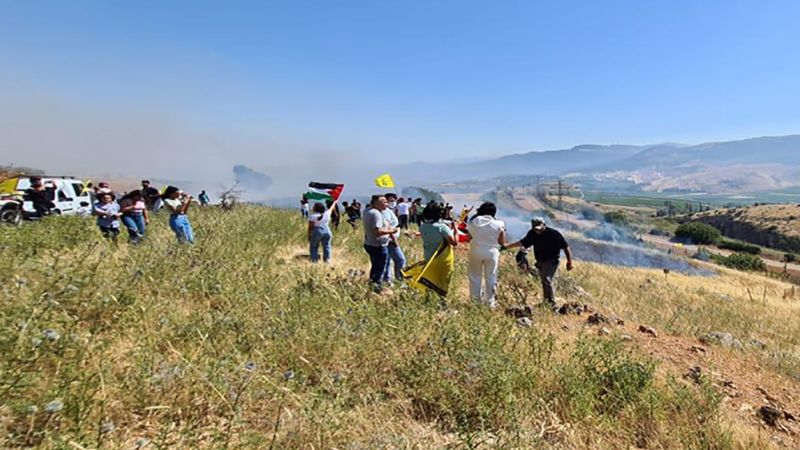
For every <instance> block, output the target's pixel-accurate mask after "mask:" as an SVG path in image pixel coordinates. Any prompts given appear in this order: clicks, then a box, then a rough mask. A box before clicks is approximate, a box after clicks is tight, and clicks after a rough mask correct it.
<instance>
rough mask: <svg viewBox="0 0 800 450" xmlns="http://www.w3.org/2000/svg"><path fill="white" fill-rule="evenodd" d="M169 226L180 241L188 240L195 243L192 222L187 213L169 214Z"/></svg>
mask: <svg viewBox="0 0 800 450" xmlns="http://www.w3.org/2000/svg"><path fill="white" fill-rule="evenodd" d="M169 227H170V228H172V231H174V232H175V236H176V237H177V238H178V242H188V243H190V244H194V232H193V231H192V224H190V223H189V218H188V217H186V214H173V215H171V216H169Z"/></svg>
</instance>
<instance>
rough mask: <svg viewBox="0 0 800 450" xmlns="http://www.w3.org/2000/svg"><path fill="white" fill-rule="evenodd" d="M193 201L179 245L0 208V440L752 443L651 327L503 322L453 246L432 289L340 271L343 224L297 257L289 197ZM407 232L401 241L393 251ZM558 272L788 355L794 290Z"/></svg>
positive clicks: (351, 445) (532, 298)
mask: <svg viewBox="0 0 800 450" xmlns="http://www.w3.org/2000/svg"><path fill="white" fill-rule="evenodd" d="M192 220H193V222H194V225H195V229H196V234H197V236H198V239H199V241H198V244H197V245H196V246H194V247H186V246H179V245H177V244H176V243H174V242H173V237H172V236H171V234H170V232H169V230H168V228H167V227H166V224H165V222H166V218H165V217H158V218H156V220H154V224H153V225H152V226H151V229H150V230H149V231H150V236H149V237H148V240H147V242H146V243H144V244H143V245H141V246H138V247H129V246H128V245H127V244H121V245H120V246H119V248H115V247H114V246H112V245H110V244H109V243H107V242H104V241H103V240H102V239H101V238H100V237H99V236H98V235H97V233H96V231H95V230H94V228H93V226H92V225H91V224H90V223H87V222H84V221H81V220H80V219H77V218H53V219H51V220H48V221H45V222H44V223H41V224H30V225H29V224H26V225H27V226H24V227H23V228H21V229H11V228H0V280H1V281H2V285H0V305H1V306H0V352H2V355H3V356H2V357H1V358H0V426H1V427H2V428H3V430H4V432H3V434H2V437H0V446H2V447H3V448H12V447H34V448H69V447H70V446H71V448H80V447H81V446H83V447H86V448H137V447H138V448H148V449H151V448H152V449H156V448H292V449H294V448H309V449H310V448H315V449H320V448H348V449H358V448H370V449H371V448H420V449H423V448H425V449H426V448H488V447H492V448H542V447H548V448H608V449H612V448H614V449H616V448H628V447H631V446H637V445H638V446H643V447H646V448H676V449H677V448H722V449H724V448H764V447H765V446H768V445H771V444H770V443H769V442H770V441H771V439H772V434H773V433H772V432H765V431H764V429H763V428H761V427H760V426H759V425H758V424H757V422H755V421H754V420H753V417H754V415H753V414H752V413H751V414H749V415H736V414H730V413H729V411H728V410H727V409H726V408H727V407H726V406H725V403H724V399H725V395H726V394H725V392H723V391H722V390H720V389H719V387H718V386H716V385H714V383H712V380H711V378H709V379H708V380H706V381H705V382H703V383H702V384H695V383H690V382H686V381H684V380H683V379H681V374H680V373H676V372H675V370H673V369H675V368H676V367H677V365H675V364H673V363H672V362H670V361H666V360H662V359H661V356H660V355H662V354H663V353H664V352H665V350H662V349H659V348H658V347H657V342H658V341H660V339H659V340H649V341H640V337H639V336H636V339H635V340H634V341H633V342H628V343H626V342H623V341H622V340H621V339H620V334H621V333H622V332H628V331H626V330H625V329H620V330H615V332H614V334H612V335H611V336H608V337H596V336H595V331H594V330H595V328H593V327H586V326H585V325H584V319H583V318H572V317H567V318H562V317H556V316H553V315H550V314H541V313H540V314H538V315H537V317H535V323H536V325H535V327H533V328H522V327H519V326H517V325H516V323H515V322H514V321H513V320H511V319H509V318H507V317H505V316H503V315H502V314H500V313H492V312H490V311H488V310H486V309H485V308H483V307H480V306H477V305H474V304H472V303H471V302H470V301H469V300H467V298H466V276H465V271H466V269H465V255H464V253H463V251H464V250H463V249H462V250H460V253H459V261H458V265H457V272H456V275H455V278H454V281H453V286H452V288H453V292H454V294H453V295H452V296H451V298H449V299H448V300H447V301H446V302H442V301H440V300H439V299H438V298H436V297H430V296H421V295H419V294H417V293H415V292H411V291H408V290H404V289H396V290H395V294H393V295H390V296H376V295H374V294H371V293H370V292H369V289H368V288H367V286H366V284H365V280H364V277H363V276H360V275H353V274H352V273H351V269H353V268H356V269H365V268H366V266H367V258H366V255H365V254H364V252H363V250H362V249H361V239H360V235H359V234H358V232H354V231H351V230H349V229H346V228H347V227H346V225H345V226H343V227H342V228H341V229H340V230H339V231H338V232H337V233H336V237H335V263H334V264H333V265H332V266H324V265H319V266H312V265H310V264H308V263H307V262H305V261H303V260H302V257H301V255H302V254H303V253H305V247H304V244H303V237H304V226H303V224H302V222H301V221H300V220H299V218H298V217H296V216H295V215H294V214H292V213H289V212H283V211H275V210H269V209H265V208H257V207H242V208H239V209H237V210H235V211H233V212H231V213H227V214H226V213H223V212H221V211H218V210H216V209H208V210H196V211H194V212H193V217H192ZM419 246H420V245H419V243H418V242H414V241H412V240H410V239H408V240H407V241H406V244H405V247H406V249H407V252H406V253H407V254H408V255H409V256H410V259H411V260H414V259H415V258H418V257H419V254H420V249H419ZM508 259H510V258H508ZM509 262H510V261H506V262H505V263H504V266H503V268H502V273H501V277H502V280H503V285H502V292H501V294H502V298H501V302H502V303H504V304H513V303H518V302H523V301H524V302H528V303H535V302H536V296H537V295H538V288H536V286H535V283H533V281H532V280H530V279H529V278H526V277H525V276H523V275H521V274H519V273H517V272H516V270H515V269H514V268H513V267H512V266H511V264H507V263H509ZM648 280H651V281H648ZM576 286H582V287H583V288H584V289H585V290H586V291H588V292H589V293H590V295H591V298H590V299H588V300H586V299H585V298H583V297H577V296H576V295H577V294H576V293H577V292H579V291H578V290H576V289H575V287H576ZM764 286H766V296H765V297H764V294H763V287H764ZM562 287H564V289H562V292H563V293H565V295H566V296H567V297H568V298H569V299H579V298H580V299H584V300H586V301H588V302H589V303H592V304H593V305H595V306H596V307H597V308H598V309H601V310H603V311H607V312H608V311H613V312H614V313H616V314H618V315H620V316H623V317H624V318H625V319H626V320H628V321H630V323H631V324H630V325H629V326H633V323H634V322H642V323H647V324H648V325H651V326H653V327H656V328H657V329H658V330H659V331H660V332H662V333H667V334H669V335H672V339H685V340H687V342H688V341H690V340H691V341H694V337H695V336H697V335H699V334H702V333H704V332H708V331H714V330H720V331H728V332H730V333H732V334H734V335H735V336H737V338H739V339H741V340H742V341H743V342H746V341H747V340H748V339H750V338H751V337H758V338H759V339H763V340H765V341H766V343H767V349H766V350H762V349H756V348H752V347H750V346H747V345H746V346H745V347H744V348H743V349H742V350H738V351H734V352H730V355H731V356H729V358H740V359H741V360H742V361H750V362H751V363H753V364H758V362H759V361H763V362H765V363H767V364H765V365H764V370H765V373H762V374H761V375H762V376H765V377H766V378H769V377H771V376H778V374H785V375H793V376H797V374H798V372H797V366H796V359H795V360H792V359H791V358H790V357H789V356H788V355H791V354H793V353H792V352H795V353H796V351H797V344H798V342H797V340H798V336H800V332H799V330H798V315H797V314H796V312H797V308H798V302H797V300H794V299H791V298H790V299H784V298H783V294H784V291H785V290H786V289H787V288H788V286H787V285H784V284H782V283H779V282H776V281H773V280H767V279H764V278H761V277H758V276H753V275H746V274H740V273H735V272H730V271H723V274H722V275H721V276H720V277H713V278H697V277H685V276H681V275H675V274H672V275H670V276H669V277H668V278H665V277H664V275H663V274H661V273H656V272H654V271H646V270H632V269H618V268H609V267H604V266H600V265H594V264H579V265H578V269H577V270H576V271H575V272H573V273H571V274H569V275H568V276H564V277H563V280H562ZM747 289H750V290H751V294H752V295H753V297H754V300H752V301H751V300H750V299H749V296H748V294H746V290H747ZM728 297H731V298H730V299H729V298H728ZM764 298H766V301H764ZM792 313H794V316H792ZM564 327H566V330H565V329H564ZM49 330H52V331H55V332H56V333H57V334H58V337H57V338H54V335H53V334H52V333H51V332H50V331H49ZM48 336H49V338H48ZM665 341H666V340H665ZM669 342H672V341H669ZM653 346H656V347H653ZM778 351H780V352H782V353H783V354H785V355H786V357H784V358H780V357H776V356H775V355H777V352H778ZM659 352H661V353H659ZM713 353H714V354H713V355H712V357H714V358H716V357H718V356H719V357H720V358H722V355H723V353H722V352H719V353H717V352H713ZM754 361H755V362H754ZM748 367H749V366H748ZM676 370H677V369H676ZM792 383H795V384H793V385H792V386H796V382H792ZM767 387H768V388H770V389H771V385H768V386H767ZM778 395H779V394H778ZM56 401H57V402H60V405H61V407H60V408H59V407H58V406H59V403H54V402H56ZM48 404H49V405H50V406H49V408H48V406H47V405H48ZM787 442H790V441H787Z"/></svg>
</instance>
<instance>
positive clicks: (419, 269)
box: [403, 202, 458, 297]
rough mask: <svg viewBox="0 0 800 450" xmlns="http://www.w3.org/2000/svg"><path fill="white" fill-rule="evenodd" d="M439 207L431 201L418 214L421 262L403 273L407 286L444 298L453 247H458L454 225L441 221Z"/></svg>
mask: <svg viewBox="0 0 800 450" xmlns="http://www.w3.org/2000/svg"><path fill="white" fill-rule="evenodd" d="M442 215H443V211H442V208H441V206H439V205H438V204H436V203H435V202H431V203H430V204H428V206H426V207H425V210H424V211H423V212H422V225H420V228H419V229H420V233H421V235H422V249H423V257H424V260H422V261H420V262H418V263H416V264H412V265H411V266H409V267H407V268H405V269H404V270H403V275H404V276H405V279H406V281H407V282H408V284H409V286H411V287H413V288H415V289H417V290H419V291H421V292H423V293H424V292H428V291H433V292H436V293H437V294H439V295H440V296H442V297H446V296H447V293H448V291H449V289H450V277H451V276H452V274H453V270H454V263H455V255H454V254H453V247H455V246H457V245H458V239H457V237H456V230H455V225H454V224H453V223H450V224H447V223H446V222H445V221H444V220H443V219H442Z"/></svg>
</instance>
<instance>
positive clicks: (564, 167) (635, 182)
mask: <svg viewBox="0 0 800 450" xmlns="http://www.w3.org/2000/svg"><path fill="white" fill-rule="evenodd" d="M398 171H399V173H400V174H401V175H403V176H404V177H406V178H408V177H411V178H413V179H415V180H421V181H424V179H425V178H433V179H436V180H439V181H462V180H469V179H488V178H494V177H500V176H508V175H545V176H563V177H573V178H576V177H584V178H585V177H590V178H593V179H595V180H597V181H600V182H602V181H603V180H607V181H608V182H620V181H624V182H628V183H630V184H631V185H632V186H635V188H636V189H637V190H641V191H688V192H708V193H731V192H754V191H762V190H770V189H781V188H786V187H793V186H800V135H791V136H779V137H758V138H751V139H745V140H740V141H728V142H709V143H705V144H699V145H681V144H655V145H642V146H636V145H579V146H576V147H573V148H570V149H565V150H552V151H544V152H529V153H522V154H515V155H508V156H503V157H500V158H496V159H489V160H483V161H475V162H463V163H454V164H415V165H413V167H412V166H405V167H401V168H398Z"/></svg>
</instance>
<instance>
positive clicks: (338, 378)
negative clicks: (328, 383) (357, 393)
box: [333, 372, 344, 383]
mask: <svg viewBox="0 0 800 450" xmlns="http://www.w3.org/2000/svg"><path fill="white" fill-rule="evenodd" d="M342 380H344V375H342V373H341V372H336V373H334V374H333V382H334V383H341V382H342Z"/></svg>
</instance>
